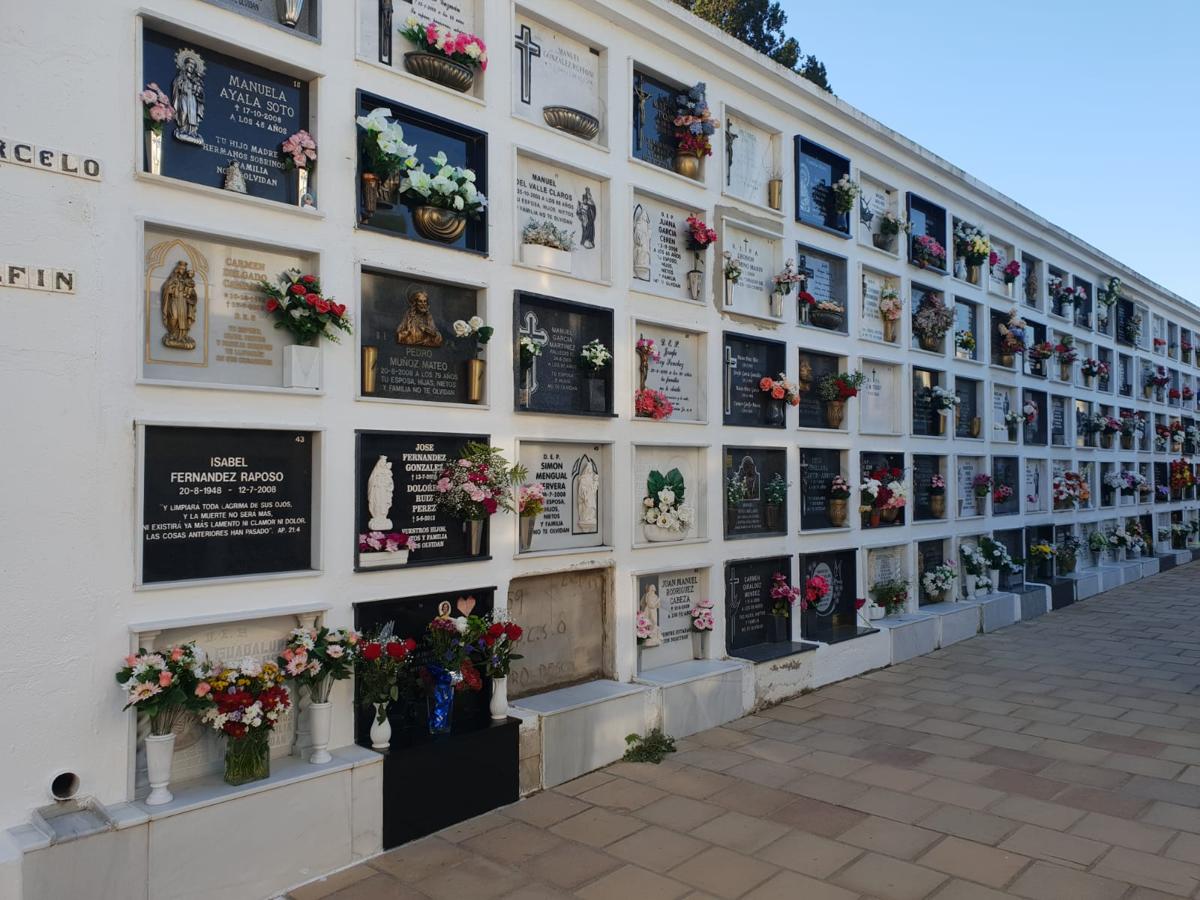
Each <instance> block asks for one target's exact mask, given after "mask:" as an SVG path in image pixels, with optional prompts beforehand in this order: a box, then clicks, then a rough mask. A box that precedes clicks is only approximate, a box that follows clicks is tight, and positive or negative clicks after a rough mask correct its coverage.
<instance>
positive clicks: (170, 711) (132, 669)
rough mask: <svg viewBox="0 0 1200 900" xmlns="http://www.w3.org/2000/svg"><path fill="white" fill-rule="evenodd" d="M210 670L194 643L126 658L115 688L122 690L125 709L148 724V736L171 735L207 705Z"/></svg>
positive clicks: (209, 688) (140, 651)
mask: <svg viewBox="0 0 1200 900" xmlns="http://www.w3.org/2000/svg"><path fill="white" fill-rule="evenodd" d="M209 675H210V670H209V666H208V661H207V658H206V657H205V655H204V651H203V650H201V649H200V648H199V647H197V646H196V644H195V642H188V643H186V644H182V645H180V646H177V647H171V648H169V649H167V650H138V652H137V653H132V654H130V655H129V656H127V657H125V665H124V666H122V667H121V668H120V669H119V670H118V671H117V684H119V685H121V686H122V687H123V688H124V689H125V693H126V696H127V702H126V703H125V707H124V708H125V709H129V708H131V707H132V708H134V709H136V710H137V711H138V714H139V715H143V716H145V717H146V718H147V719H149V720H150V733H151V734H154V735H164V734H170V733H171V732H172V731H173V730H174V728H175V726H176V725H177V724H178V723H179V722H180V721H181V720H182V719H183V718H184V716H186V715H187V714H188V713H194V712H200V711H202V710H204V709H205V708H206V707H207V706H208V705H209V703H210V702H211V701H210V700H209V693H210V691H211V690H212V688H211V685H210V684H209V680H208V679H209Z"/></svg>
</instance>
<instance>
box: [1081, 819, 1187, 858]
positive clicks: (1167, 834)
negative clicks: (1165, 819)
mask: <svg viewBox="0 0 1200 900" xmlns="http://www.w3.org/2000/svg"><path fill="white" fill-rule="evenodd" d="M1070 830H1071V834H1077V835H1079V836H1080V837H1086V838H1092V839H1093V840H1097V841H1102V842H1104V843H1106V844H1114V845H1117V846H1120V847H1128V848H1130V849H1131V850H1143V851H1145V852H1147V853H1158V852H1159V851H1161V850H1162V848H1163V847H1164V846H1165V845H1166V843H1167V841H1169V840H1170V839H1171V838H1172V837H1174V836H1175V834H1176V832H1174V831H1172V830H1171V829H1169V828H1161V827H1159V826H1157V825H1147V824H1146V823H1144V822H1131V821H1129V820H1128V819H1119V818H1116V817H1114V816H1105V815H1101V814H1100V813H1089V814H1088V815H1086V816H1084V817H1083V818H1082V819H1080V820H1079V821H1078V822H1076V823H1075V824H1074V825H1073V826H1071V829H1070Z"/></svg>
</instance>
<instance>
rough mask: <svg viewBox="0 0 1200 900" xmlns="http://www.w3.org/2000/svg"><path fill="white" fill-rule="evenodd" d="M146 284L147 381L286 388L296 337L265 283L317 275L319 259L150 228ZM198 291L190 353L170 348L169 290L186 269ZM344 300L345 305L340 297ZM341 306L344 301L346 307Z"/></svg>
mask: <svg viewBox="0 0 1200 900" xmlns="http://www.w3.org/2000/svg"><path fill="white" fill-rule="evenodd" d="M145 248H146V256H145V268H144V272H143V282H142V286H141V287H142V320H143V324H142V329H143V331H142V376H143V377H144V378H147V379H151V380H154V381H191V382H196V383H200V384H239V385H253V386H258V387H282V386H283V348H284V347H286V346H288V345H289V344H292V343H294V341H293V339H292V337H291V334H290V332H288V331H287V330H285V329H282V328H281V329H276V328H275V318H274V316H272V315H271V314H270V313H268V312H267V311H266V295H265V294H263V293H262V292H261V291H260V290H259V288H258V282H259V281H270V282H272V283H275V282H276V279H277V278H278V277H279V275H280V274H282V273H283V272H284V271H285V270H287V269H291V268H297V269H300V270H301V271H302V272H311V271H312V270H313V268H314V267H315V264H316V260H315V259H314V258H312V257H311V256H309V255H307V254H296V253H287V252H283V251H278V250H273V249H269V248H264V247H260V246H255V245H251V244H245V243H234V242H231V241H223V240H221V239H219V238H203V237H196V236H194V235H191V234H187V233H184V232H178V231H173V230H171V229H166V228H160V227H158V226H147V227H146V240H145ZM181 262H182V263H184V264H185V265H186V266H187V269H188V272H189V273H190V277H191V279H192V283H193V284H194V285H195V292H196V305H195V324H194V325H193V326H192V327H191V329H190V333H189V337H190V338H191V339H192V340H194V341H195V347H194V348H193V349H190V350H185V349H180V348H177V347H167V346H166V345H164V344H163V337H164V336H165V335H166V328H165V326H164V324H163V314H162V289H163V284H164V283H165V282H166V281H167V279H168V278H170V277H171V275H172V273H173V271H174V270H175V268H176V266H177V265H178V264H179V263H181ZM334 299H338V298H336V297H335V298H334ZM340 302H345V301H344V300H341V301H340Z"/></svg>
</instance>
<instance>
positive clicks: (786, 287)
mask: <svg viewBox="0 0 1200 900" xmlns="http://www.w3.org/2000/svg"><path fill="white" fill-rule="evenodd" d="M772 280H773V282H774V284H775V292H776V293H779V294H783V295H785V296H786V295H788V294H790V293H791V292H792V287H793V286H794V285H797V284H804V283H805V281H806V279H805V277H804V276H803V275H801V274H800V273H799V272H797V271H796V261H795V260H794V259H789V260H788V261H787V262H785V263H784V264H783V271H782V272H780V273H779V274H778V275H776V276H775V277H774V279H772Z"/></svg>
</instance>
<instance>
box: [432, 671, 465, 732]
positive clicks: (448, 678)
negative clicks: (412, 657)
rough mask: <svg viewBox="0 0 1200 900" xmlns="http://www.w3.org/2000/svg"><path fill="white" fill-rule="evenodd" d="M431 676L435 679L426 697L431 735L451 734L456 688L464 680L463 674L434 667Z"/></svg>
mask: <svg viewBox="0 0 1200 900" xmlns="http://www.w3.org/2000/svg"><path fill="white" fill-rule="evenodd" d="M429 674H430V676H431V677H432V679H433V683H432V684H431V685H430V686H429V693H428V694H427V695H426V697H425V705H426V708H427V709H428V711H429V733H430V734H449V733H450V729H451V727H453V725H454V686H455V684H457V683H458V682H459V681H461V680H462V674H461V673H460V672H447V671H446V670H445V669H440V668H436V667H433V666H431V667H430V670H429Z"/></svg>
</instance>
